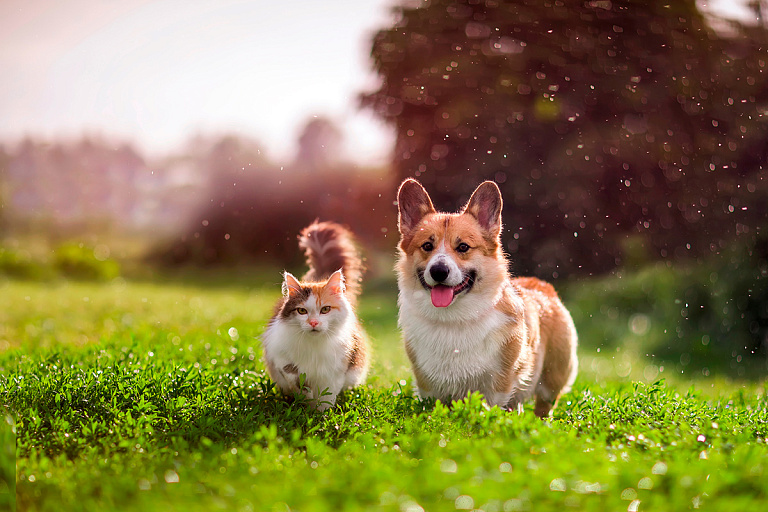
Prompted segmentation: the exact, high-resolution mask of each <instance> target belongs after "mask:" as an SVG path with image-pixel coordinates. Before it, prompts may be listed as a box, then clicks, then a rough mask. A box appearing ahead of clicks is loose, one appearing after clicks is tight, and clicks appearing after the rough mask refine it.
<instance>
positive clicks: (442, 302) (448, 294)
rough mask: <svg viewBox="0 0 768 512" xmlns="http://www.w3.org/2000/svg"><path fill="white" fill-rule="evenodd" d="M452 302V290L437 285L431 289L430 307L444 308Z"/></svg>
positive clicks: (448, 287)
mask: <svg viewBox="0 0 768 512" xmlns="http://www.w3.org/2000/svg"><path fill="white" fill-rule="evenodd" d="M452 301H453V288H451V287H450V286H443V285H442V284H438V285H435V286H433V287H432V305H433V306H435V307H436V308H445V307H448V306H450V305H451V302H452Z"/></svg>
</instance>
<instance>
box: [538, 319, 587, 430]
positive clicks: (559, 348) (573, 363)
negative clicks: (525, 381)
mask: <svg viewBox="0 0 768 512" xmlns="http://www.w3.org/2000/svg"><path fill="white" fill-rule="evenodd" d="M564 316H565V318H563V319H562V320H563V321H562V322H561V323H560V325H558V326H557V327H556V328H555V329H554V332H552V333H551V334H550V337H549V339H548V340H547V349H546V352H545V354H544V364H543V367H542V369H541V375H540V376H539V382H538V383H537V385H536V390H535V394H536V407H535V409H534V412H535V413H536V416H538V417H540V418H544V417H547V416H549V413H550V412H551V411H552V408H553V407H554V406H555V405H556V404H557V399H558V398H559V397H560V395H562V394H563V393H567V392H568V391H570V389H571V385H572V384H573V381H574V380H575V379H576V372H577V370H578V359H577V357H576V343H577V341H576V329H575V328H574V327H573V322H572V321H571V320H570V316H569V315H568V313H567V312H566V313H565V314H564Z"/></svg>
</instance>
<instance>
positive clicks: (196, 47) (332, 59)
mask: <svg viewBox="0 0 768 512" xmlns="http://www.w3.org/2000/svg"><path fill="white" fill-rule="evenodd" d="M387 4H388V2H386V1H384V0H373V1H364V2H360V1H356V0H336V1H332V2H316V1H311V0H299V1H290V2H268V1H265V0H256V1H242V0H240V1H238V0H120V1H114V0H35V1H32V2H30V1H28V0H3V2H0V48H2V50H3V51H2V52H0V69H2V74H3V80H2V81H0V112H2V115H0V140H2V141H5V142H13V141H16V140H18V139H19V138H20V137H23V136H26V135H30V136H35V137H41V136H42V137H49V138H53V137H70V138H71V137H78V136H79V135H80V134H82V133H86V134H101V135H105V136H108V137H119V138H122V139H125V140H128V141H132V142H134V143H136V144H137V145H138V146H139V147H140V148H141V149H143V150H145V151H149V152H151V153H160V154H162V153H165V152H168V151H173V150H174V149H176V148H178V147H180V146H181V145H183V143H184V142H185V141H186V140H187V139H189V137H190V136H192V135H194V134H196V133H220V132H235V133H238V134H241V135H245V136H249V137H253V138H255V139H257V140H259V141H260V142H261V143H262V144H263V146H264V149H265V150H266V151H267V153H268V154H269V155H270V156H272V157H274V158H276V159H281V158H285V157H287V156H289V155H291V154H292V153H293V152H294V150H295V144H296V139H297V137H298V133H299V132H300V130H301V128H302V126H303V125H304V124H305V123H306V122H307V120H308V119H310V118H311V116H313V115H321V116H327V117H329V118H331V119H332V120H333V121H335V122H337V123H338V124H339V125H340V126H341V127H342V129H343V131H344V136H345V151H346V155H344V156H345V157H346V158H347V159H350V160H353V161H357V162H363V161H383V160H385V159H386V158H387V157H388V154H389V152H390V150H391V145H392V138H393V136H392V134H391V133H390V132H389V130H388V129H386V128H385V127H384V126H383V125H382V124H381V123H380V122H378V121H376V120H375V119H373V117H372V115H371V114H370V113H369V112H365V111H362V112H361V111H360V109H359V108H358V102H357V95H358V94H359V93H360V92H362V91H365V90H369V89H372V88H373V87H375V84H376V81H375V77H374V76H373V74H372V72H371V70H370V64H369V60H368V58H367V55H368V51H369V47H370V43H369V41H370V38H371V34H372V33H373V32H374V31H375V30H376V29H377V28H378V27H382V26H385V25H386V24H387V23H388V20H389V17H390V14H389V10H388V8H387Z"/></svg>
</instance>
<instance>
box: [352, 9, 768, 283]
mask: <svg viewBox="0 0 768 512" xmlns="http://www.w3.org/2000/svg"><path fill="white" fill-rule="evenodd" d="M405 5H406V6H407V7H397V8H396V9H395V13H396V17H395V22H394V23H393V25H392V26H391V27H387V28H385V29H383V30H381V31H379V32H378V33H377V34H376V36H375V38H374V40H373V44H372V49H371V56H372V58H373V61H374V66H375V69H376V71H377V73H378V74H379V76H380V77H381V79H382V80H381V84H382V85H381V87H380V88H379V89H378V90H377V91H375V92H373V93H370V94H368V95H366V96H365V97H364V98H363V103H364V104H365V105H368V106H370V107H371V108H372V109H373V110H374V111H375V112H376V113H377V114H378V115H380V116H381V117H383V118H384V119H386V120H387V121H389V122H390V123H391V124H392V126H393V127H394V128H395V130H396V134H397V146H396V150H395V154H394V166H395V170H396V173H397V176H398V177H399V178H400V179H402V178H405V177H407V176H415V177H417V178H418V179H419V180H421V181H422V182H423V183H424V184H425V185H426V186H427V188H428V189H429V191H430V194H432V198H433V200H435V203H436V206H438V207H440V208H442V209H450V210H455V209H456V208H458V207H460V206H461V201H465V200H466V199H468V197H469V194H470V193H471V191H472V190H473V189H474V187H475V186H476V185H477V183H478V182H479V181H480V180H481V179H491V180H496V181H497V183H499V185H500V187H501V188H502V192H503V194H504V199H505V216H504V219H505V222H506V226H507V230H506V232H505V234H504V242H505V246H506V248H507V249H508V250H509V251H510V252H511V253H512V255H513V259H514V260H515V269H516V270H517V271H518V272H520V273H522V274H529V273H535V274H538V275H540V276H544V277H552V276H555V277H556V276H557V275H561V276H562V275H565V274H568V273H573V272H577V273H585V272H592V273H600V272H605V271H607V270H610V269H611V268H613V267H614V266H616V265H618V264H622V263H624V262H625V261H627V260H630V259H632V257H633V256H632V255H628V254H626V252H625V249H626V248H627V247H625V240H626V239H627V238H628V237H631V239H633V240H634V241H635V242H634V243H636V244H638V245H639V246H640V247H641V248H642V252H643V253H644V257H645V258H650V259H659V258H667V257H679V256H683V255H694V256H700V255H704V254H709V253H711V252H719V251H720V250H721V249H722V247H723V244H726V243H729V242H730V241H731V240H733V238H734V237H736V236H737V235H743V234H745V233H746V234H748V235H749V236H751V235H752V234H754V232H755V229H759V228H760V227H761V226H764V224H765V218H766V214H768V211H766V204H768V201H767V200H766V198H768V190H767V189H766V181H765V171H764V169H763V166H764V162H765V156H766V154H768V146H767V145H766V140H768V128H767V126H768V125H766V124H765V123H764V122H763V121H762V120H761V119H762V118H763V113H764V109H765V105H766V101H768V46H766V41H768V35H767V34H768V33H767V32H766V28H765V26H762V25H758V26H756V27H751V28H747V27H739V26H738V25H736V24H734V25H733V27H732V30H731V31H730V32H729V35H728V36H725V35H722V34H721V33H718V32H716V31H715V30H713V29H712V28H711V27H710V26H709V25H708V23H707V21H706V20H705V18H704V16H703V15H702V13H701V12H699V10H698V8H697V5H696V2H694V0H681V1H676V2H669V1H662V0H649V1H632V0H629V1H628V0H621V1H612V2H585V1H565V2H542V1H534V0H514V1H504V2H497V1H488V2H480V1H474V0H428V1H425V2H417V3H406V4H405Z"/></svg>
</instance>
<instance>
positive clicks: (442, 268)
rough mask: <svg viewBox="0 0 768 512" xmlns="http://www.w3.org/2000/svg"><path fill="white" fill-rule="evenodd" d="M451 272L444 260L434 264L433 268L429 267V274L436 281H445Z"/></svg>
mask: <svg viewBox="0 0 768 512" xmlns="http://www.w3.org/2000/svg"><path fill="white" fill-rule="evenodd" d="M449 273H450V270H449V269H448V265H446V264H445V263H442V262H439V263H436V264H434V265H432V268H430V269H429V275H430V276H432V279H434V280H435V282H436V283H442V282H443V281H445V280H446V279H447V278H448V274H449Z"/></svg>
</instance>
